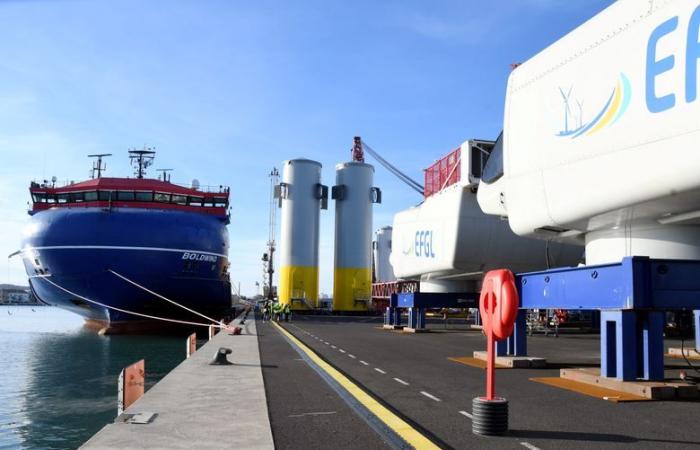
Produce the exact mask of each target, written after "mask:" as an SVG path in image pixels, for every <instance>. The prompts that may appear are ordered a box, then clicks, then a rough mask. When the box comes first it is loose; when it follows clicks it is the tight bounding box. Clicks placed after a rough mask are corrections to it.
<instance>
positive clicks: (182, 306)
mask: <svg viewBox="0 0 700 450" xmlns="http://www.w3.org/2000/svg"><path fill="white" fill-rule="evenodd" d="M107 271H108V272H112V273H113V274H114V275H116V276H118V277H119V278H121V279H122V280H124V281H126V282H127V283H131V284H133V285H134V286H136V287H137V288H140V289H143V290H144V291H146V292H148V293H149V294H152V295H155V296H156V297H158V298H160V299H163V300H165V301H166V302H170V303H172V304H173V305H175V306H177V307H179V308H182V309H184V310H186V311H189V312H191V313H192V314H196V315H198V316H199V317H203V318H205V319H207V320H210V321H212V322H214V323H219V321H218V320H214V319H212V318H211V317H207V316H205V315H204V314H202V313H200V312H199V311H195V310H194V309H190V308H188V307H187V306H185V305H181V304H179V303H178V302H176V301H175V300H170V299H169V298H167V297H165V296H163V295H160V294H159V293H157V292H154V291H152V290H150V289H148V288H147V287H145V286H142V285H140V284H138V283H137V282H135V281H133V280H130V279H128V278H127V277H125V276H124V275H121V274H119V273H117V272H115V271H114V270H112V269H107Z"/></svg>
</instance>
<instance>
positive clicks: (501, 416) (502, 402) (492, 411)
mask: <svg viewBox="0 0 700 450" xmlns="http://www.w3.org/2000/svg"><path fill="white" fill-rule="evenodd" d="M507 431H508V400H506V399H505V398H503V397H494V398H493V400H487V399H486V397H475V398H474V400H472V432H473V433H474V434H478V435H481V436H503V435H504V434H506V432H507Z"/></svg>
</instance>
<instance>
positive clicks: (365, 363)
mask: <svg viewBox="0 0 700 450" xmlns="http://www.w3.org/2000/svg"><path fill="white" fill-rule="evenodd" d="M360 364H364V365H365V366H369V363H368V362H366V361H362V360H360Z"/></svg>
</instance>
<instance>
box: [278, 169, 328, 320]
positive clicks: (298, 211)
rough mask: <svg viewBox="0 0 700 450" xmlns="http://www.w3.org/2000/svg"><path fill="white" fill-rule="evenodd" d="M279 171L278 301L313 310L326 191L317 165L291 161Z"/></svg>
mask: <svg viewBox="0 0 700 450" xmlns="http://www.w3.org/2000/svg"><path fill="white" fill-rule="evenodd" d="M282 170H283V172H282V183H280V185H279V195H278V197H279V199H280V205H281V208H282V211H281V227H282V230H281V233H280V283H279V284H280V286H279V287H280V295H279V300H280V303H282V304H289V305H290V306H291V307H292V308H293V309H308V308H315V307H316V304H317V301H318V248H319V220H320V209H321V208H324V209H325V203H326V201H327V198H328V197H327V188H326V187H325V186H323V185H322V184H321V163H319V162H316V161H311V160H308V159H292V160H289V161H285V162H284V163H283V169H282Z"/></svg>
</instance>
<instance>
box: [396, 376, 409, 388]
mask: <svg viewBox="0 0 700 450" xmlns="http://www.w3.org/2000/svg"><path fill="white" fill-rule="evenodd" d="M394 381H396V382H397V383H401V384H403V385H404V386H408V384H409V383H408V382H406V381H403V380H402V379H401V378H394Z"/></svg>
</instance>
